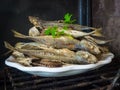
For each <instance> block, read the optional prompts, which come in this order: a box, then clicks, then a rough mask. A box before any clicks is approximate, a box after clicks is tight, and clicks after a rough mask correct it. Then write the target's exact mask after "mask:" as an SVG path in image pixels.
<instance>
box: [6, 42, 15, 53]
mask: <svg viewBox="0 0 120 90" xmlns="http://www.w3.org/2000/svg"><path fill="white" fill-rule="evenodd" d="M4 44H5V47H6V48H8V49H10V50H11V51H14V50H15V48H14V47H13V46H12V45H10V44H9V43H8V42H6V41H4Z"/></svg>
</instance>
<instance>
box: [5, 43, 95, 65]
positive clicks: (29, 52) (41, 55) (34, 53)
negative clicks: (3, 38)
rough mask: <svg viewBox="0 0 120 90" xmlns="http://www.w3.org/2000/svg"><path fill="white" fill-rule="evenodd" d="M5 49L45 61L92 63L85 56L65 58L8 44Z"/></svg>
mask: <svg viewBox="0 0 120 90" xmlns="http://www.w3.org/2000/svg"><path fill="white" fill-rule="evenodd" d="M5 47H6V48H8V49H10V50H17V51H19V52H21V53H24V54H26V55H28V56H30V57H31V56H33V57H37V58H43V59H51V60H52V59H53V60H59V61H61V62H65V63H70V64H81V63H82V62H88V63H89V62H90V60H89V61H88V60H87V58H86V59H85V57H84V56H82V55H79V54H77V53H76V54H75V55H73V56H72V57H69V56H66V57H65V56H62V55H56V54H55V53H50V52H48V51H44V50H26V49H15V48H14V47H12V46H11V45H10V44H9V43H7V42H5ZM88 53H89V52H88ZM89 57H92V54H90V55H89ZM96 62H97V60H94V62H93V61H92V62H91V63H96Z"/></svg>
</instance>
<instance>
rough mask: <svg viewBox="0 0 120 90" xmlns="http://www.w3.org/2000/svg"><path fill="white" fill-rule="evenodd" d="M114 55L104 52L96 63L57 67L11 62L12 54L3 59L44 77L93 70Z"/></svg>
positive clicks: (109, 60)
mask: <svg viewBox="0 0 120 90" xmlns="http://www.w3.org/2000/svg"><path fill="white" fill-rule="evenodd" d="M113 57H114V55H113V54H112V53H108V54H105V58H104V60H100V61H99V62H98V63H96V64H87V65H67V66H62V67H57V68H49V67H40V66H39V67H26V66H23V65H21V64H19V63H16V62H11V61H10V60H12V59H13V57H12V56H10V57H9V58H7V59H6V60H5V64H6V65H8V66H10V67H14V68H17V69H19V70H21V71H23V72H27V73H30V74H33V75H38V76H44V77H61V76H69V75H75V74H80V73H83V72H86V71H89V70H94V69H96V68H99V67H101V66H103V65H105V64H108V63H110V62H111V61H112V59H113Z"/></svg>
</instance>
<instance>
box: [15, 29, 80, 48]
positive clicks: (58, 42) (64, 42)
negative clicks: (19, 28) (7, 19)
mask: <svg viewBox="0 0 120 90" xmlns="http://www.w3.org/2000/svg"><path fill="white" fill-rule="evenodd" d="M13 33H14V36H15V37H19V38H25V39H30V40H33V41H35V42H38V43H40V44H44V45H47V46H48V47H50V46H52V47H54V48H58V49H59V48H68V49H74V45H75V44H76V43H79V40H76V39H73V38H70V37H68V36H61V37H59V38H53V37H52V36H36V37H32V36H26V35H23V34H21V33H18V32H16V31H13Z"/></svg>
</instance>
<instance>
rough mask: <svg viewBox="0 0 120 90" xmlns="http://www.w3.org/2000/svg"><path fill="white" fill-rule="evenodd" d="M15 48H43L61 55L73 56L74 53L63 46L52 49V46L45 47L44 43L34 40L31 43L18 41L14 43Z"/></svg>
mask: <svg viewBox="0 0 120 90" xmlns="http://www.w3.org/2000/svg"><path fill="white" fill-rule="evenodd" d="M15 48H17V49H27V50H44V51H46V52H49V53H54V54H57V55H62V56H69V57H70V56H73V55H74V54H75V53H74V52H73V51H71V50H69V49H66V48H63V49H54V48H52V47H47V46H46V45H43V44H40V43H36V42H31V43H23V42H19V43H17V44H16V45H15Z"/></svg>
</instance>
